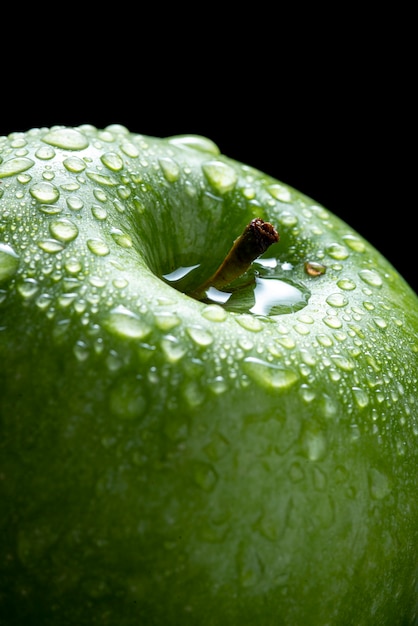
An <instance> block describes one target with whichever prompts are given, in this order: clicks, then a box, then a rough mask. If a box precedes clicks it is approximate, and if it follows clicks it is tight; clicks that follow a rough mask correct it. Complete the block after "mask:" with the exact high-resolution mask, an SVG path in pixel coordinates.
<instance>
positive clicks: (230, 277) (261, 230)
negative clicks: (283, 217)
mask: <svg viewBox="0 0 418 626" xmlns="http://www.w3.org/2000/svg"><path fill="white" fill-rule="evenodd" d="M278 241H279V234H278V233H277V231H276V229H275V228H274V226H273V225H272V224H270V223H269V222H265V221H264V220H262V219H261V218H259V217H256V218H254V219H253V220H251V222H250V223H249V224H247V226H246V227H245V229H244V231H243V233H242V234H241V235H240V236H239V237H237V239H235V241H234V243H233V244H232V248H231V249H230V251H229V252H228V254H227V255H226V257H225V259H224V260H223V262H222V263H221V265H220V266H219V267H218V269H217V270H216V272H215V273H214V274H212V276H211V277H210V278H208V279H207V280H205V282H204V283H202V285H200V286H199V287H197V289H194V290H193V291H192V292H191V293H190V294H189V295H190V296H191V297H193V298H195V299H196V300H203V299H204V298H205V297H206V292H207V290H208V289H209V287H214V288H215V289H219V290H221V289H223V288H224V287H226V286H227V285H229V284H230V283H232V281H234V280H235V279H236V278H239V277H240V276H242V275H243V274H244V273H245V272H246V271H247V270H248V268H249V267H250V266H251V263H252V262H253V261H254V260H255V259H257V258H258V257H259V256H261V255H262V254H263V253H264V252H265V251H266V250H267V249H268V248H269V247H270V246H271V245H272V244H273V243H277V242H278Z"/></svg>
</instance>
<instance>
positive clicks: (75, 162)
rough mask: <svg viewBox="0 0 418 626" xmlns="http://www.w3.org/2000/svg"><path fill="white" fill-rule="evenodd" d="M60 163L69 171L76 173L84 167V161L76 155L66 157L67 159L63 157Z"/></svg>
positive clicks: (82, 170)
mask: <svg viewBox="0 0 418 626" xmlns="http://www.w3.org/2000/svg"><path fill="white" fill-rule="evenodd" d="M62 163H63V165H64V167H65V168H66V169H67V170H68V171H69V172H73V173H77V174H78V173H80V172H84V170H85V169H86V164H85V162H84V161H83V160H82V159H79V158H78V157H76V156H72V157H68V158H67V159H64V161H63V162H62Z"/></svg>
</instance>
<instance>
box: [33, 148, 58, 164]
mask: <svg viewBox="0 0 418 626" xmlns="http://www.w3.org/2000/svg"><path fill="white" fill-rule="evenodd" d="M35 156H36V157H37V158H38V159H41V160H42V161H49V160H50V159H53V158H54V156H55V150H54V148H53V147H52V146H41V147H40V148H38V150H37V151H36V152H35Z"/></svg>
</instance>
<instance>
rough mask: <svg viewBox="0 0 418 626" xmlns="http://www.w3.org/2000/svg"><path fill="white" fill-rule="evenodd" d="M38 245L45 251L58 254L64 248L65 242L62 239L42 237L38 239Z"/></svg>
mask: <svg viewBox="0 0 418 626" xmlns="http://www.w3.org/2000/svg"><path fill="white" fill-rule="evenodd" d="M38 246H39V247H40V249H41V250H43V251H44V252H48V253H49V254H57V253H58V252H61V251H62V250H64V244H63V243H62V241H57V240H56V239H41V240H40V241H38Z"/></svg>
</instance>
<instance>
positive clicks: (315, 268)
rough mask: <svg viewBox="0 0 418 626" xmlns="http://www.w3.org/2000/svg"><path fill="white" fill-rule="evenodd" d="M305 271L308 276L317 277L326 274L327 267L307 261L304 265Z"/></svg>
mask: <svg viewBox="0 0 418 626" xmlns="http://www.w3.org/2000/svg"><path fill="white" fill-rule="evenodd" d="M304 269H305V272H306V273H307V274H308V276H314V277H316V276H322V274H325V272H326V269H327V268H326V267H325V265H323V264H322V263H318V262H317V261H306V263H305V264H304Z"/></svg>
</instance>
